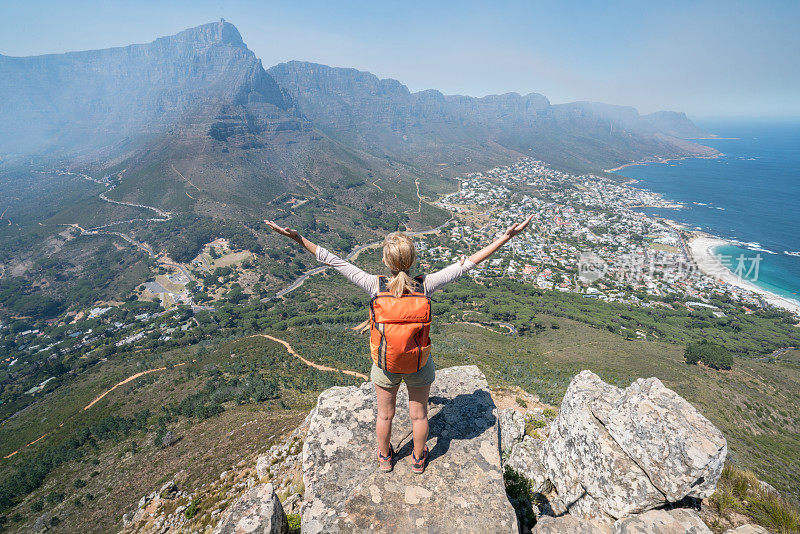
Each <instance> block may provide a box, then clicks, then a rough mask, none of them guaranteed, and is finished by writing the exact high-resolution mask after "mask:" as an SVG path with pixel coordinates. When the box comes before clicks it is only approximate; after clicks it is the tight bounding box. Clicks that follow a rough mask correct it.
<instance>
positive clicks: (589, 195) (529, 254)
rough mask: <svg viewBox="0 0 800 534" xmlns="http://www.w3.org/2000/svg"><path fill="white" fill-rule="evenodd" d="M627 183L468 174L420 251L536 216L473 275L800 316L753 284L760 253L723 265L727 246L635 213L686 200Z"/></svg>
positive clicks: (547, 174) (520, 168)
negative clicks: (729, 303)
mask: <svg viewBox="0 0 800 534" xmlns="http://www.w3.org/2000/svg"><path fill="white" fill-rule="evenodd" d="M631 183H632V182H621V181H619V180H616V179H613V178H607V177H601V176H596V175H592V174H585V175H580V176H576V175H571V174H568V173H564V172H561V171H558V170H555V169H553V168H551V167H549V166H548V165H547V164H545V163H543V162H541V161H537V160H533V159H524V160H521V161H519V162H517V163H515V164H513V165H509V166H505V167H497V168H494V169H491V170H489V171H486V172H478V173H471V174H467V175H465V176H464V177H463V178H462V179H461V182H460V187H459V190H458V191H457V192H455V193H451V194H449V195H446V196H445V197H443V198H442V199H440V200H439V201H438V202H437V203H436V204H437V205H438V206H439V207H440V208H443V209H446V210H448V211H450V212H452V213H454V214H456V216H457V220H456V221H454V222H453V223H452V225H451V227H449V228H447V229H446V231H445V232H442V235H443V236H446V237H440V238H430V239H427V240H424V241H422V242H421V243H420V248H421V251H422V253H421V256H422V258H423V261H424V262H426V263H431V262H437V261H439V262H441V261H452V259H453V258H454V257H457V256H458V255H459V254H464V253H466V251H468V250H474V249H476V248H477V247H479V246H481V245H482V244H485V243H486V242H488V241H490V240H491V239H493V238H494V237H495V236H497V235H499V234H501V233H502V232H503V231H504V230H505V229H506V228H507V227H508V226H509V225H511V224H513V223H514V222H517V221H520V220H522V219H524V218H525V217H526V216H528V215H529V214H533V216H534V218H533V223H532V225H531V229H530V230H529V231H528V232H527V233H526V234H525V237H523V238H522V239H516V240H514V241H512V242H511V243H510V244H509V246H508V247H506V248H504V249H502V250H501V252H500V253H499V254H498V255H496V256H495V257H494V258H493V259H491V260H490V261H489V262H487V263H486V264H483V265H480V266H479V267H478V268H477V269H475V270H474V271H472V273H471V275H472V276H473V277H476V278H482V277H486V276H508V277H512V278H516V279H521V280H525V281H528V282H530V283H531V284H534V285H536V286H537V287H540V288H543V289H554V290H558V291H569V292H577V293H582V294H583V295H584V296H585V297H586V298H595V299H600V300H605V301H618V302H625V303H629V304H634V305H639V306H645V307H653V306H664V307H672V306H674V305H676V304H675V302H674V301H675V300H676V298H684V299H687V298H688V299H690V300H687V301H685V302H684V304H682V305H685V306H686V307H688V308H690V309H691V308H698V307H701V308H708V309H711V310H712V312H713V313H714V314H715V315H717V316H722V315H723V312H722V311H718V310H714V306H713V305H712V304H709V300H710V298H711V297H712V295H714V294H720V293H723V294H728V295H729V296H731V297H732V298H734V299H736V300H738V301H740V302H741V305H742V307H743V308H744V309H745V311H748V310H751V309H754V308H761V307H765V306H767V305H769V304H773V305H777V306H779V307H782V308H784V309H788V310H789V311H792V312H794V313H795V314H798V311H799V310H798V309H797V308H796V307H794V306H793V303H791V301H788V300H785V299H779V298H777V297H775V296H773V295H770V294H768V293H766V292H765V291H763V290H760V289H759V288H758V287H756V286H754V285H753V284H752V281H753V280H755V279H757V276H758V263H759V261H760V257H759V255H758V254H757V253H755V252H754V253H753V254H752V255H748V256H742V257H739V258H731V259H728V260H729V265H727V266H726V265H723V264H722V263H721V262H720V261H719V259H718V258H717V257H716V256H714V254H713V246H714V245H719V244H721V243H724V242H721V241H718V240H714V239H712V238H710V237H709V236H704V235H702V234H701V233H699V232H696V231H692V230H689V229H687V228H685V227H684V226H682V225H680V224H678V223H676V222H674V221H671V220H668V219H663V218H655V217H652V216H649V215H646V214H645V213H642V212H641V211H637V210H639V209H642V208H662V209H663V208H666V209H681V208H682V207H683V206H682V205H681V204H678V203H674V202H670V201H668V200H666V199H664V198H662V197H661V196H660V195H658V194H656V193H653V192H651V191H647V190H644V189H640V188H637V187H633V186H632V185H631ZM728 267H732V268H731V269H729V268H728ZM732 271H733V272H732Z"/></svg>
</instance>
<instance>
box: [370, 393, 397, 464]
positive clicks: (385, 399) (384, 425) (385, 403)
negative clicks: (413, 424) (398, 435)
mask: <svg viewBox="0 0 800 534" xmlns="http://www.w3.org/2000/svg"><path fill="white" fill-rule="evenodd" d="M399 387H400V386H399V385H397V386H395V387H393V388H389V389H386V388H382V387H380V386H378V385H376V386H375V394H376V395H377V397H378V419H377V420H376V421H375V435H376V437H377V438H378V450H379V451H380V453H381V454H382V455H383V456H388V455H389V449H390V447H391V445H390V444H389V438H391V437H392V419H394V406H395V403H396V402H397V390H398V388H399Z"/></svg>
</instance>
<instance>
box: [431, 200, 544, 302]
mask: <svg viewBox="0 0 800 534" xmlns="http://www.w3.org/2000/svg"><path fill="white" fill-rule="evenodd" d="M531 219H533V215H531V216H530V217H528V218H527V219H525V220H524V221H522V222H521V223H517V224H513V225H511V226H510V227H509V228H508V229H507V230H506V232H505V233H504V234H503V236H502V237H499V238H497V239H495V240H494V242H493V243H492V244H491V245H489V246H487V247H485V248H483V249H481V250H479V251H478V252H476V253H475V254H473V255H472V256H470V257H469V258H467V259H466V261H463V262H458V261H457V262H455V263H454V264H452V265H448V266H447V267H445V268H444V269H442V270H440V271H436V272H435V273H433V274H430V275H428V276H426V277H425V293H426V294H428V295H430V294H431V293H433V292H434V291H436V290H438V289H441V288H442V287H444V286H446V285H447V284H449V283H450V282H454V281H456V280H458V279H459V278H460V277H461V276H462V275H463V274H464V273H466V272H467V271H469V270H470V269H472V268H473V267H475V265H477V264H478V263H480V262H482V261H483V260H485V259H486V258H488V257H489V256H491V255H492V254H494V253H495V251H496V250H497V249H499V248H500V247H502V246H503V245H504V244H505V243H506V242H507V241H508V240H509V239H511V238H512V237H514V236H515V235H517V234H518V233H520V232H521V231H523V230H524V229H525V228H526V227H527V226H528V224H530V222H531Z"/></svg>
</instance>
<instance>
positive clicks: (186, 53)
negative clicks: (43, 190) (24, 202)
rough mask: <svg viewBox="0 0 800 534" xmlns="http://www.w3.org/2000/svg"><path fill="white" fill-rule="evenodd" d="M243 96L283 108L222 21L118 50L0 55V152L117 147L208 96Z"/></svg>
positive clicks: (239, 99) (163, 126) (165, 124)
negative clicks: (33, 55) (1, 127)
mask: <svg viewBox="0 0 800 534" xmlns="http://www.w3.org/2000/svg"><path fill="white" fill-rule="evenodd" d="M248 101H259V102H265V103H269V104H272V105H273V106H275V107H276V108H279V109H286V108H287V102H286V100H285V99H284V96H283V94H282V92H281V90H280V89H279V88H278V86H277V84H276V83H275V81H274V80H273V79H272V78H271V77H270V76H269V75H268V74H266V72H265V71H264V69H263V68H262V67H261V62H260V60H258V59H257V58H256V57H255V55H254V54H253V53H252V52H251V51H250V50H248V48H247V47H246V46H245V44H244V42H243V41H242V37H241V35H239V32H238V30H237V29H236V28H235V27H234V26H233V25H232V24H229V23H226V22H223V21H221V22H215V23H211V24H206V25H203V26H198V27H196V28H192V29H189V30H186V31H183V32H180V33H178V34H176V35H173V36H170V37H162V38H160V39H156V40H155V41H153V42H151V43H147V44H136V45H130V46H126V47H122V48H110V49H106V50H92V51H86V52H71V53H67V54H53V55H44V56H36V57H24V58H16V57H7V56H0V122H2V123H3V125H4V128H3V130H2V132H0V153H2V152H10V153H13V152H30V151H34V152H38V153H47V152H49V151H52V150H55V151H57V152H70V151H72V150H76V149H77V147H80V146H81V145H83V146H90V147H93V146H108V145H113V144H114V143H116V142H119V141H120V140H121V139H124V138H126V137H130V136H134V137H136V136H142V135H148V134H157V133H162V132H165V131H166V130H167V129H168V128H169V127H170V126H171V125H173V124H174V123H176V122H177V121H179V120H181V119H182V118H183V117H184V116H185V115H186V114H187V113H189V112H192V111H194V110H196V109H199V108H200V107H202V106H203V105H204V104H206V103H208V102H232V103H244V102H248Z"/></svg>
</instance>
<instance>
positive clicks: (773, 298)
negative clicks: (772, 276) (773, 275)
mask: <svg viewBox="0 0 800 534" xmlns="http://www.w3.org/2000/svg"><path fill="white" fill-rule="evenodd" d="M725 245H733V243H731V242H730V241H726V240H724V239H720V238H718V237H714V236H711V235H708V234H705V233H702V232H695V233H694V234H692V237H690V238H689V242H688V249H689V253H690V255H691V256H692V260H693V261H694V263H695V264H696V265H697V267H698V268H699V269H700V271H702V272H703V273H704V274H706V275H708V276H710V277H712V278H714V279H716V280H719V281H720V282H723V283H726V284H729V285H731V286H734V287H738V288H739V289H744V290H746V291H750V292H752V293H756V294H758V295H760V296H761V297H762V298H763V299H764V300H765V301H766V302H768V303H769V304H772V305H773V306H776V307H779V308H782V309H784V310H787V311H789V312H792V313H794V314H795V315H800V303H798V302H795V301H793V300H790V299H787V298H785V297H782V296H780V295H776V294H775V293H772V292H770V291H767V290H766V289H763V288H761V287H759V286H758V285H756V284H754V283H752V282H749V281H747V280H744V279H742V278H739V277H738V276H736V275H735V274H734V273H733V272H732V271H731V270H730V269H728V267H726V266H725V265H723V264H722V262H720V261H719V259H718V258H717V256H716V254H715V253H714V251H715V249H716V248H717V247H721V246H725Z"/></svg>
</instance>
